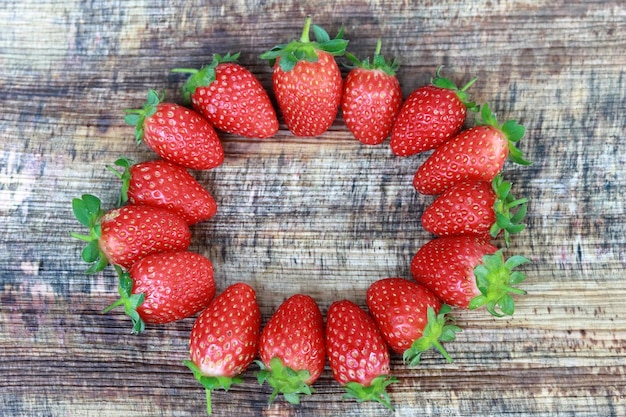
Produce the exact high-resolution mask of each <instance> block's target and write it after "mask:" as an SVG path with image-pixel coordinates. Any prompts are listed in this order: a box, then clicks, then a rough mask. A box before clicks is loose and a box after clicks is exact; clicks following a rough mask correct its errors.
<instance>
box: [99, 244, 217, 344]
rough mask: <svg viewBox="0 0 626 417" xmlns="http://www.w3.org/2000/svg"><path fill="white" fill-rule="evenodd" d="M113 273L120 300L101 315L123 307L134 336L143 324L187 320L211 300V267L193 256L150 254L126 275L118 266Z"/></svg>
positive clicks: (171, 253)
mask: <svg viewBox="0 0 626 417" xmlns="http://www.w3.org/2000/svg"><path fill="white" fill-rule="evenodd" d="M115 269H116V271H117V274H118V277H119V286H118V291H119V294H120V299H119V300H117V301H116V302H114V303H113V304H111V305H110V306H108V307H107V308H106V309H105V310H104V312H108V311H110V310H112V309H114V308H116V307H118V306H124V310H125V312H126V314H127V315H128V316H129V317H130V318H131V320H132V322H133V331H134V332H135V333H141V332H142V331H143V330H144V329H145V323H154V324H163V323H170V322H173V321H177V320H181V319H185V318H187V317H191V316H193V315H194V314H196V313H198V312H199V311H201V310H203V309H205V308H206V307H207V306H208V305H209V303H210V302H211V300H212V299H213V297H214V296H215V282H214V280H213V264H211V261H209V260H208V259H207V258H205V257H204V256H202V255H200V254H197V253H193V252H187V251H183V252H166V253H153V254H150V255H147V256H146V257H144V258H141V259H140V260H138V261H137V262H135V263H134V264H133V266H132V267H131V268H130V270H129V271H128V272H124V271H122V269H121V268H120V267H118V266H116V267H115Z"/></svg>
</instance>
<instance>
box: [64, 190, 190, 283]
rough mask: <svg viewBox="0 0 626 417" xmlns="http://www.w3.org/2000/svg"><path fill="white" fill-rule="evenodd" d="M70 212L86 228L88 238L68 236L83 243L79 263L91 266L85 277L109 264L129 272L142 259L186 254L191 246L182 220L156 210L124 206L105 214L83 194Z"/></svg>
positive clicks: (73, 202) (97, 200)
mask: <svg viewBox="0 0 626 417" xmlns="http://www.w3.org/2000/svg"><path fill="white" fill-rule="evenodd" d="M72 210H73V211H74V215H75V216H76V218H77V219H78V221H79V222H80V223H81V224H82V225H84V226H87V227H88V228H89V235H81V234H78V233H72V234H71V235H72V236H73V237H75V238H77V239H80V240H83V241H85V242H87V246H86V247H85V249H84V250H83V252H82V257H83V260H84V261H85V262H88V263H91V264H92V265H91V267H90V268H89V269H88V270H87V273H94V272H97V271H101V270H103V269H104V268H105V267H106V266H107V265H108V264H109V263H111V264H113V265H120V266H123V267H124V268H126V269H129V268H130V267H131V266H132V265H133V264H134V263H135V262H137V261H138V260H139V259H141V258H143V257H144V256H146V255H149V254H151V253H157V252H170V251H181V250H187V248H188V247H189V244H190V242H191V232H190V231H189V226H187V222H185V219H183V218H182V217H180V216H179V215H177V214H176V213H174V212H171V211H169V210H166V209H163V208H160V207H151V206H137V205H128V206H124V207H121V208H118V209H114V210H110V211H108V212H105V211H104V210H102V208H101V203H100V200H99V199H98V198H97V197H95V196H93V195H90V194H83V196H82V199H80V198H75V199H74V200H72Z"/></svg>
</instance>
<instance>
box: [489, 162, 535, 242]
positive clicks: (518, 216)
mask: <svg viewBox="0 0 626 417" xmlns="http://www.w3.org/2000/svg"><path fill="white" fill-rule="evenodd" d="M511 186H512V184H511V182H509V181H504V179H503V178H502V175H500V174H498V175H496V176H495V178H494V179H493V181H492V182H491V187H492V189H493V192H494V193H495V195H496V201H495V202H494V205H493V211H494V213H495V215H496V221H495V223H494V224H493V225H492V226H491V229H490V230H489V233H490V235H491V237H493V238H495V237H496V236H498V235H499V234H500V232H503V234H504V241H505V243H506V246H507V247H509V246H510V243H511V242H510V240H511V234H515V233H519V232H521V231H522V230H524V228H525V227H526V225H525V224H523V223H521V222H522V220H523V219H524V217H525V216H526V211H527V207H528V199H527V198H519V199H516V198H515V197H514V196H513V195H512V194H511Z"/></svg>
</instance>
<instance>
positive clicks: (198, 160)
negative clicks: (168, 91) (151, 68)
mask: <svg viewBox="0 0 626 417" xmlns="http://www.w3.org/2000/svg"><path fill="white" fill-rule="evenodd" d="M162 100H163V97H159V95H158V93H157V92H156V91H154V90H150V91H149V92H148V101H147V102H146V103H145V104H144V106H143V108H141V109H136V110H126V113H127V114H126V117H125V119H124V120H125V121H126V123H128V124H130V125H133V126H135V139H136V141H137V143H140V142H141V141H142V140H143V141H144V142H145V143H146V145H148V147H150V148H151V149H152V150H153V151H155V152H156V153H157V154H158V155H159V156H160V157H161V158H163V159H167V160H168V161H171V162H173V163H175V164H178V165H182V166H184V167H185V168H189V169H212V168H215V167H217V166H219V165H221V164H222V162H223V161H224V149H223V148H222V144H221V142H220V140H219V137H218V136H217V133H215V129H213V126H211V123H209V122H208V121H207V120H206V119H204V118H203V117H202V116H201V115H199V114H198V113H196V112H195V111H193V110H190V109H188V108H186V107H183V106H179V105H178V104H175V103H163V102H162Z"/></svg>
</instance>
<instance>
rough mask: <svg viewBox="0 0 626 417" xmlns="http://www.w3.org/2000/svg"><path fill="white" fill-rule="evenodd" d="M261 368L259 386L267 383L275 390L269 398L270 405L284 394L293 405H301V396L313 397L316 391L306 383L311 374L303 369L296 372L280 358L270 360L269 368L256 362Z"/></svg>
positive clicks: (258, 376) (258, 374)
mask: <svg viewBox="0 0 626 417" xmlns="http://www.w3.org/2000/svg"><path fill="white" fill-rule="evenodd" d="M255 362H256V364H257V365H259V367H260V368H261V370H260V371H259V372H257V380H258V381H259V384H261V385H263V383H264V382H265V381H267V383H268V384H269V385H270V386H271V387H272V388H274V390H273V391H272V394H271V395H270V397H269V401H268V402H269V403H270V404H271V403H272V402H274V400H275V399H276V396H277V395H278V394H283V396H284V397H285V400H286V401H288V402H289V403H291V404H300V395H301V394H305V395H311V394H312V393H313V392H314V390H313V388H311V386H310V385H309V384H307V383H306V382H305V381H306V380H308V379H309V378H310V377H311V373H310V372H309V371H308V370H306V369H302V370H299V371H295V370H293V369H292V368H290V367H288V366H285V365H284V364H283V361H282V360H280V358H278V357H276V356H275V357H273V358H272V359H271V360H270V364H269V367H268V366H266V365H265V364H264V363H263V362H262V361H258V360H257V361H255Z"/></svg>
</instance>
